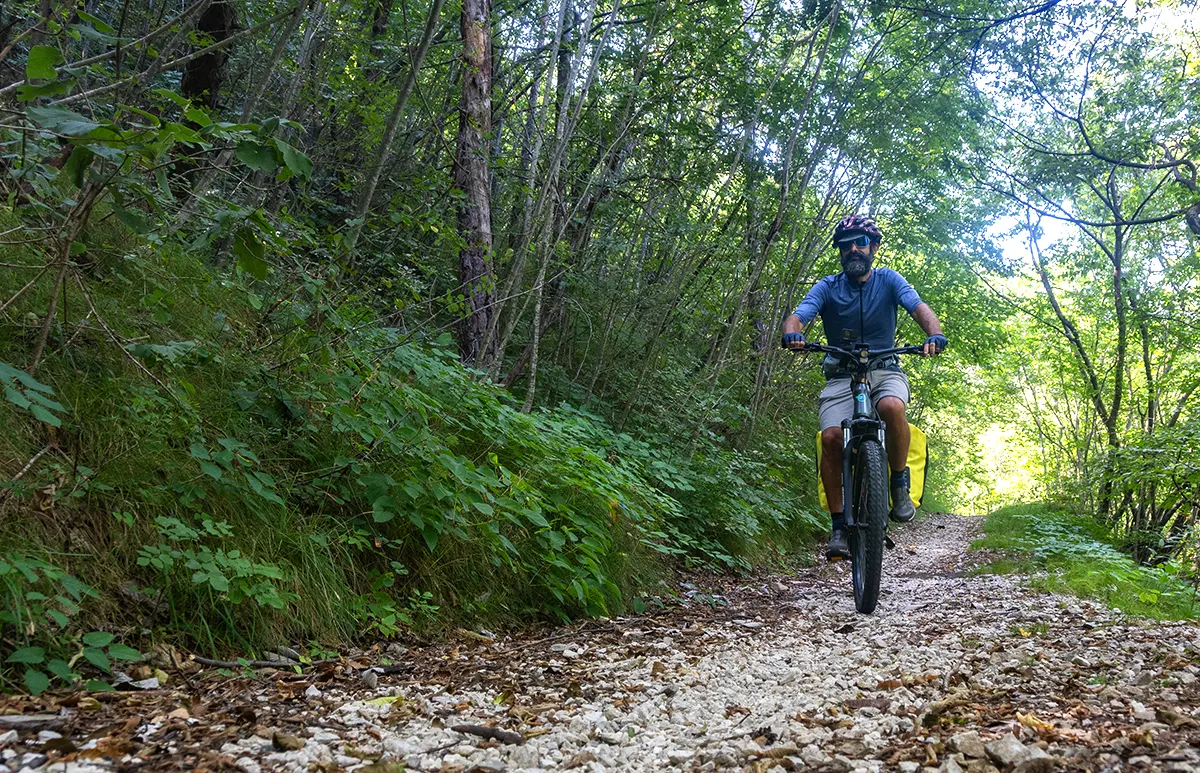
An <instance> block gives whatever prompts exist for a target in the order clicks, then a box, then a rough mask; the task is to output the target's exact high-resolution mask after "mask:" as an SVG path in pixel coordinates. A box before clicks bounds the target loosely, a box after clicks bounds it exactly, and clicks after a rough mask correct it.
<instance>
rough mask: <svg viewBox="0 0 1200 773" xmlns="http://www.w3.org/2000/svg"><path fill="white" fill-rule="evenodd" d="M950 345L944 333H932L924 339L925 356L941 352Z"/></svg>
mask: <svg viewBox="0 0 1200 773" xmlns="http://www.w3.org/2000/svg"><path fill="white" fill-rule="evenodd" d="M949 345H950V340H949V339H948V338H946V336H944V335H933V336H929V337H928V338H926V339H925V356H926V357H932V356H933V355H935V354H941V353H942V350H943V349H945V348H946V347H947V346H949Z"/></svg>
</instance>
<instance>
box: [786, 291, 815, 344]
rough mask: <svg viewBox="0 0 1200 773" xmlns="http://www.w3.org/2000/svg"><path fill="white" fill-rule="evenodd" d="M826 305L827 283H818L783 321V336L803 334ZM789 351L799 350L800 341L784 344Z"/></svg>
mask: <svg viewBox="0 0 1200 773" xmlns="http://www.w3.org/2000/svg"><path fill="white" fill-rule="evenodd" d="M824 305H825V281H824V280H822V281H820V282H817V283H816V284H815V285H814V286H813V288H812V289H811V290H809V291H808V294H807V295H805V296H804V300H802V301H800V305H799V306H797V307H796V310H795V311H794V312H792V314H791V315H790V316H788V318H787V319H785V320H784V321H783V334H784V335H785V336H786V335H787V334H788V333H803V332H804V328H806V327H808V326H809V324H811V323H812V321H813V320H815V319H816V318H817V315H818V314H820V313H821V308H822V307H823V306H824ZM784 345H785V346H786V347H787V348H789V349H799V348H800V347H801V346H802V344H801V343H800V342H799V341H792V342H791V343H787V344H784Z"/></svg>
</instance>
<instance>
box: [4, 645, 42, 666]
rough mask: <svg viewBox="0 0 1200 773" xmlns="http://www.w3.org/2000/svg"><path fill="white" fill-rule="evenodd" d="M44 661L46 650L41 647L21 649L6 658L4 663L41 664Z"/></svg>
mask: <svg viewBox="0 0 1200 773" xmlns="http://www.w3.org/2000/svg"><path fill="white" fill-rule="evenodd" d="M45 659H46V650H44V649H42V648H41V647H22V648H21V649H19V650H17V651H16V652H14V653H13V654H11V655H9V656H8V660H6V661H4V662H5V663H30V664H33V663H41V662H42V661H43V660H45Z"/></svg>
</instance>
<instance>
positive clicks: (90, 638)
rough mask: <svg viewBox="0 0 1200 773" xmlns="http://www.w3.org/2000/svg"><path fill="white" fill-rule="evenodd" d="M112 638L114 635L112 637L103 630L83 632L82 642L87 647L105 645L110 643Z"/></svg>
mask: <svg viewBox="0 0 1200 773" xmlns="http://www.w3.org/2000/svg"><path fill="white" fill-rule="evenodd" d="M114 638H116V637H114V636H113V635H112V634H111V633H105V632H104V631H92V632H91V633H88V634H84V636H83V643H84V644H86V645H88V646H89V647H107V646H108V645H110V644H112V641H113V639H114Z"/></svg>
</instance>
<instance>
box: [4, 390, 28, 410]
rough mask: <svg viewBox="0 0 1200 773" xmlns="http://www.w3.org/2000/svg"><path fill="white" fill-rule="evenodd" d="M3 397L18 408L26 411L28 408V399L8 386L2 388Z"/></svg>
mask: <svg viewBox="0 0 1200 773" xmlns="http://www.w3.org/2000/svg"><path fill="white" fill-rule="evenodd" d="M4 397H5V399H6V400H8V401H9V402H10V403H12V404H13V405H15V406H17V407H18V408H24V409H26V410H28V409H29V406H30V405H31V403H30V401H29V398H28V397H26V396H25V395H24V394H23V393H21V392H18V391H17V390H15V389H13V388H12V387H10V386H6V387H4Z"/></svg>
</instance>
